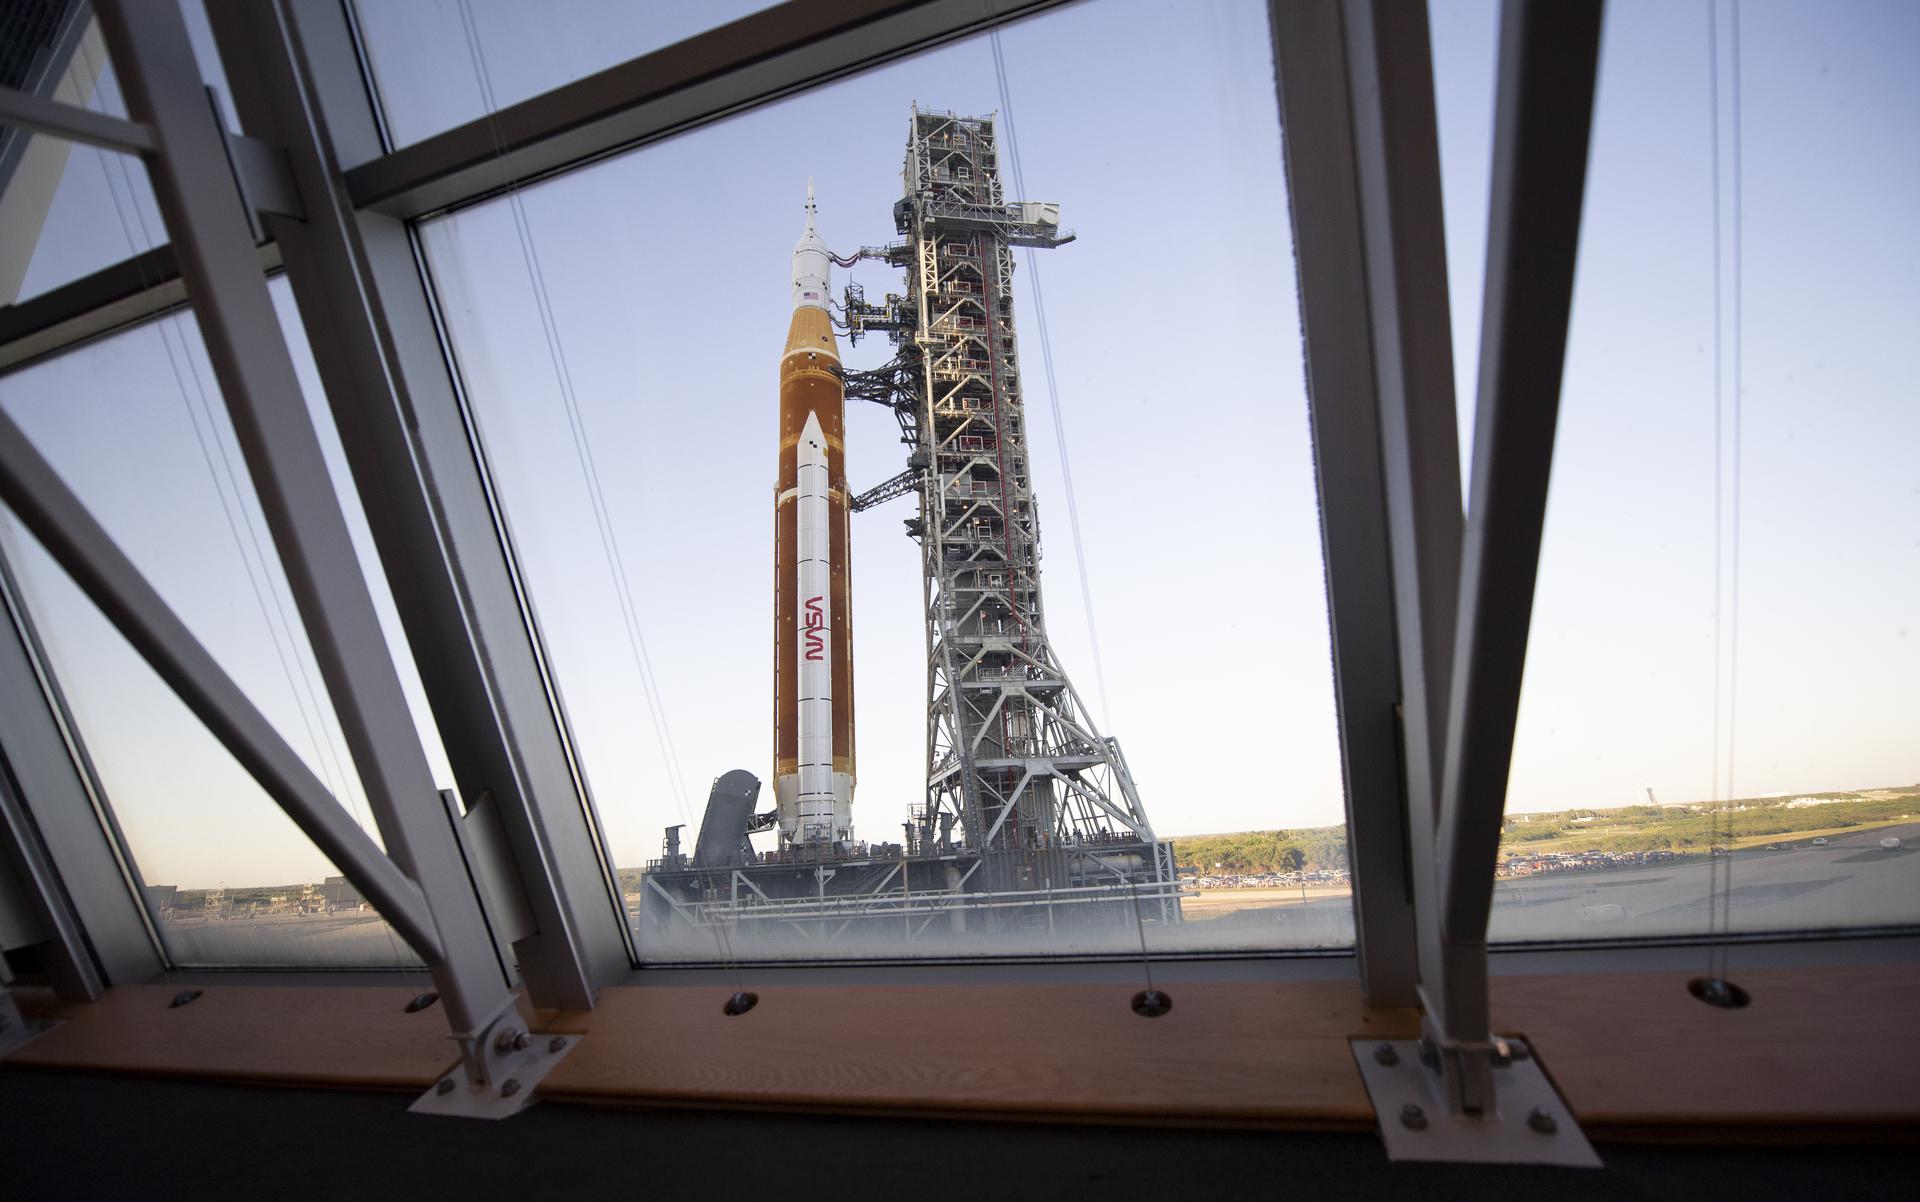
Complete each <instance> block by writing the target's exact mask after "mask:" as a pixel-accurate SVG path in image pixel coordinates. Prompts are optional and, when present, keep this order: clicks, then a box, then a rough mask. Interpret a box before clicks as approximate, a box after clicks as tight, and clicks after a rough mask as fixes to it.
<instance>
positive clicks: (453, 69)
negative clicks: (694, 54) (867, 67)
mask: <svg viewBox="0 0 1920 1202" xmlns="http://www.w3.org/2000/svg"><path fill="white" fill-rule="evenodd" d="M768 7H771V5H770V4H769V3H768V0H702V2H701V3H699V4H687V3H684V2H680V0H561V2H559V3H548V4H522V3H515V2H514V0H452V2H443V3H438V4H391V3H382V2H375V3H367V2H366V0H355V3H354V5H353V9H354V13H353V15H354V21H355V24H356V25H357V26H358V27H359V30H360V38H361V44H362V49H363V50H364V51H365V53H366V56H367V62H368V65H369V66H370V68H371V69H372V72H373V80H374V83H375V86H376V89H377V91H378V94H379V102H380V111H381V115H382V116H383V117H384V118H385V119H386V125H387V134H388V137H389V138H390V139H391V140H392V142H393V145H395V146H407V145H411V144H412V143H414V142H418V141H420V140H421V139H423V138H428V137H431V136H432V135H434V134H437V133H441V132H444V131H445V130H449V129H452V128H453V127H454V126H456V125H464V124H465V123H467V122H468V121H474V120H477V119H479V118H481V117H484V116H486V115H487V113H489V112H490V111H492V110H494V109H496V108H503V107H505V106H507V105H510V104H517V103H519V102H520V101H522V100H526V99H529V98H531V97H533V96H537V95H539V94H540V93H542V92H546V91H549V90H551V89H553V88H557V87H559V86H561V85H562V84H566V83H571V82H573V81H574V80H576V79H580V78H582V77H584V76H588V75H592V74H594V73H595V72H597V71H604V70H606V69H607V68H609V67H614V66H618V65H619V64H621V63H623V62H626V61H627V60H628V59H631V58H638V57H639V56H641V55H643V54H650V53H652V52H653V51H655V50H659V49H661V48H662V47H665V46H671V45H673V44H674V43H676V42H680V41H684V40H685V39H687V38H690V37H693V36H694V35H696V34H700V33H705V32H706V31H707V30H709V29H715V28H718V27H719V26H721V25H725V24H727V23H728V22H729V21H735V20H738V19H739V18H741V17H744V16H746V15H748V14H749V13H753V12H758V11H759V10H761V9H763V8H768ZM476 62H478V63H484V64H485V68H486V70H485V73H484V74H482V73H480V72H477V71H476V70H475V69H474V65H475V63H476ZM483 81H484V83H483Z"/></svg>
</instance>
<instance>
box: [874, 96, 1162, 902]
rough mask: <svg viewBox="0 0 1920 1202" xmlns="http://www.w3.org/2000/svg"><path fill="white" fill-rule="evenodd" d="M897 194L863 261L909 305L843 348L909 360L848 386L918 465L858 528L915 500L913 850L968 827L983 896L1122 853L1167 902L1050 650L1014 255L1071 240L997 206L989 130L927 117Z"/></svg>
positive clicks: (1133, 817) (896, 305) (1136, 825)
mask: <svg viewBox="0 0 1920 1202" xmlns="http://www.w3.org/2000/svg"><path fill="white" fill-rule="evenodd" d="M904 179H905V185H906V195H905V196H904V197H903V198H902V199H901V200H900V201H899V203H898V204H896V205H895V207H894V219H895V225H896V228H897V230H898V232H899V233H901V234H904V235H905V236H906V238H905V241H902V242H898V243H895V244H893V245H891V246H886V247H872V248H866V249H863V250H862V252H861V255H862V257H865V258H878V259H882V260H884V261H886V262H888V263H891V264H894V265H895V266H899V267H902V268H905V270H906V275H907V290H906V292H905V293H904V294H898V295H890V296H888V297H887V298H886V300H885V301H884V303H880V304H870V303H868V302H867V300H866V298H865V296H864V294H863V293H862V291H861V290H860V289H859V288H858V287H857V286H851V285H850V286H849V287H848V290H847V296H846V320H847V327H848V335H849V338H850V339H857V338H858V337H859V335H860V334H862V333H864V332H866V331H869V330H885V331H886V332H887V333H888V334H889V335H890V336H891V338H892V339H893V341H894V344H895V345H896V346H897V347H898V352H899V353H898V354H897V355H896V357H895V358H894V360H893V361H892V362H891V363H890V364H888V365H887V367H885V368H883V369H882V370H880V371H878V372H864V373H849V377H848V383H849V394H850V395H858V396H860V397H861V398H863V399H867V400H874V401H879V402H881V403H884V404H887V405H890V406H891V407H893V409H894V411H895V413H896V414H898V415H899V417H900V422H901V429H902V433H903V435H904V440H905V441H906V442H907V444H908V445H909V446H910V448H911V452H910V455H909V462H908V468H907V471H906V472H904V473H902V474H901V475H900V476H896V477H895V478H894V479H893V480H890V481H888V482H887V483H886V484H883V485H881V486H880V487H879V488H877V489H874V490H872V491H871V492H869V493H867V494H864V495H862V496H860V497H857V498H855V500H854V502H853V508H854V509H855V510H856V511H858V510H861V509H866V508H870V507H872V506H873V505H875V504H878V503H879V502H881V501H884V500H887V499H889V498H891V497H894V496H900V495H905V494H906V493H908V492H917V493H918V495H919V500H920V513H919V516H918V517H916V518H914V519H913V520H911V521H909V522H908V523H907V528H908V532H909V533H910V534H912V535H913V536H914V537H915V538H916V539H918V540H919V542H920V546H921V563H922V566H923V570H924V574H925V590H926V593H925V595H926V623H927V643H926V645H927V793H926V797H925V799H924V800H923V801H922V803H921V804H920V805H918V806H917V807H915V810H914V813H913V821H912V822H910V823H909V824H908V825H907V840H908V844H909V846H910V847H914V848H919V847H927V846H934V845H940V846H945V845H950V844H951V843H952V841H953V838H954V834H955V829H954V828H956V827H957V828H958V833H959V835H960V837H961V838H962V839H963V840H964V843H965V845H966V846H967V847H969V848H972V849H976V850H978V851H979V852H981V853H983V854H984V855H985V857H986V859H985V863H984V865H983V869H984V871H985V873H986V876H987V880H986V882H985V884H986V887H987V888H988V889H990V890H1003V889H1020V888H1032V887H1035V885H1036V884H1037V883H1038V882H1040V881H1043V880H1049V879H1051V880H1055V881H1064V880H1066V879H1067V878H1069V877H1072V878H1081V877H1084V876H1085V875H1086V869H1087V868H1088V865H1086V864H1075V863H1072V861H1074V860H1077V859H1080V858H1081V857H1080V856H1078V855H1076V853H1075V851H1074V849H1076V848H1085V847H1091V846H1113V845H1119V844H1127V845H1131V847H1132V848H1134V849H1136V850H1137V851H1138V852H1139V853H1140V854H1141V856H1142V857H1143V859H1144V862H1143V863H1141V864H1140V865H1139V871H1140V873H1141V876H1142V877H1143V879H1144V882H1153V883H1166V882H1171V881H1172V880H1173V879H1174V872H1173V865H1172V863H1171V848H1169V847H1167V846H1166V845H1164V844H1161V843H1160V842H1158V841H1157V840H1156V839H1155V838H1154V834H1153V828H1152V827H1151V826H1150V825H1149V824H1148V821H1147V815H1146V811H1145V809H1144V808H1142V806H1141V804H1140V797H1139V794H1138V792H1137V791H1136V790H1135V788H1134V784H1133V778H1132V777H1131V775H1130V774H1129V773H1128V771H1127V763H1126V759H1125V757H1123V756H1122V755H1121V752H1120V746H1119V744H1118V743H1117V742H1116V741H1115V740H1114V739H1112V738H1107V737H1102V736H1101V735H1100V734H1099V733H1098V732H1097V731H1096V730H1095V729H1094V725H1093V722H1092V720H1091V718H1090V717H1089V716H1088V714H1087V711H1086V707H1085V706H1084V705H1083V704H1082V703H1081V700H1080V697H1079V694H1078V693H1077V692H1076V691H1075V689H1074V687H1073V683H1072V681H1071V680H1069V679H1068V677H1067V673H1066V670H1065V669H1064V668H1063V667H1062V666H1061V664H1060V661H1059V659H1058V658H1057V657H1056V656H1055V654H1054V652H1053V648H1052V645H1051V644H1050V643H1049V641H1048V638H1047V624H1046V613H1045V606H1044V603H1043V601H1042V596H1041V591H1040V522H1039V516H1038V514H1037V512H1036V510H1035V505H1034V496H1033V479H1032V474H1031V472H1030V470H1029V463H1028V454H1029V444H1028V441H1027V430H1026V405H1025V403H1024V390H1023V388H1022V377H1021V371H1020V358H1019V349H1018V338H1017V337H1016V335H1015V332H1014V321H1013V248H1014V247H1016V246H1025V247H1054V246H1059V245H1061V244H1062V243H1065V242H1068V241H1071V240H1072V237H1073V235H1072V234H1070V233H1063V232H1062V231H1061V229H1060V210H1059V206H1058V205H1052V204H1040V203H1034V202H1030V201H1008V200H1007V199H1006V198H1005V197H1004V196H1003V195H1002V192H1001V184H1000V165H999V145H998V142H997V140H996V138H995V136H994V124H993V119H992V118H990V117H961V116H956V115H954V114H952V113H940V112H923V111H920V110H919V109H918V108H916V109H915V110H914V112H913V116H912V127H911V130H910V132H909V135H908V142H907V156H906V167H905V171H904ZM1076 869H1077V870H1078V871H1076ZM1127 875H1131V873H1129V874H1127Z"/></svg>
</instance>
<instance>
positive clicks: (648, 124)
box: [342, 0, 1065, 217]
mask: <svg viewBox="0 0 1920 1202" xmlns="http://www.w3.org/2000/svg"><path fill="white" fill-rule="evenodd" d="M1064 2H1065V0H987V2H986V3H982V0H788V3H785V4H776V5H772V6H770V7H768V8H764V9H762V10H760V11H759V12H756V13H753V14H751V15H749V16H745V17H742V18H740V19H739V20H738V21H734V22H732V23H730V24H727V25H723V26H720V27H719V28H717V29H710V30H708V31H707V32H705V33H701V34H696V35H695V36H693V37H690V38H687V39H686V40H685V41H681V42H676V43H675V44H674V45H672V46H668V47H665V48H664V49H661V50H656V51H654V52H653V53H651V54H643V55H641V56H640V57H638V58H635V59H632V60H629V61H628V62H624V63H621V64H619V65H617V66H613V67H609V68H607V69H606V70H604V71H599V72H596V73H594V74H592V75H588V76H586V77H585V78H582V79H577V80H574V81H573V82H571V83H567V84H563V85H561V86H560V87H557V88H554V89H553V90H552V91H550V92H544V93H542V94H541V95H538V96H535V97H533V98H531V99H529V100H524V101H521V102H520V103H518V104H510V105H507V106H506V107H504V108H502V109H501V110H500V111H499V112H497V113H491V114H487V115H485V116H481V117H476V118H474V119H473V120H472V121H469V122H467V123H466V124H465V125H460V126H456V127H455V128H453V129H450V130H447V131H445V132H444V133H439V134H435V135H433V136H432V137H430V138H425V139H423V140H421V141H420V142H417V143H415V144H413V145H411V146H403V147H400V148H399V149H397V150H395V151H393V152H392V153H391V154H385V155H382V154H380V153H379V151H378V149H377V148H375V149H372V150H368V151H367V152H366V153H365V157H364V158H360V159H354V158H345V159H342V164H343V165H344V166H346V167H347V168H348V170H347V192H348V194H349V195H350V196H351V197H352V200H353V206H354V207H355V208H356V209H377V210H378V211H380V212H382V213H388V214H391V215H393V216H397V217H421V216H425V215H427V214H429V213H435V212H440V211H442V210H445V209H448V208H452V207H454V206H456V205H461V204H467V203H471V202H472V201H474V200H476V199H478V198H480V197H483V196H487V195H490V194H493V193H497V192H499V191H501V190H502V189H505V188H509V187H512V186H514V185H516V184H521V183H526V182H528V181H529V180H534V179H539V178H541V177H542V176H545V175H549V174H551V173H553V172H555V171H559V170H562V169H565V168H569V167H573V166H576V165H578V164H580V163H583V162H587V161H589V160H591V159H594V158H597V157H599V156H601V155H605V154H610V153H613V152H614V151H617V150H625V149H628V148H630V147H633V146H638V145H642V144H644V143H647V142H652V141H656V140H658V139H660V138H664V137H668V136H671V135H673V134H678V133H683V132H685V131H687V130H689V129H693V128H695V127H697V126H700V125H704V124H706V123H707V122H709V121H717V120H720V119H721V118H723V117H728V116H731V115H733V114H734V113H738V112H741V111H743V110H745V109H749V108H752V107H754V106H756V105H761V104H765V103H767V102H769V101H773V100H777V99H779V98H780V97H782V96H789V95H792V94H793V93H795V92H799V91H803V90H805V89H807V88H812V87H818V86H819V85H821V84H824V83H827V82H829V81H831V80H835V79H840V78H842V77H844V76H847V75H851V74H853V73H855V72H857V71H864V70H866V69H868V68H870V67H875V66H878V65H880V64H881V63H887V62H892V61H894V60H895V59H899V58H902V57H904V56H906V55H909V54H915V53H918V52H920V51H923V50H928V49H931V48H932V47H934V46H939V45H942V44H944V43H946V42H950V41H952V40H954V39H955V38H961V37H965V36H966V35H968V34H972V33H978V32H980V31H982V30H985V29H988V28H990V27H992V26H995V25H999V24H1002V23H1004V22H1006V21H1010V20H1013V19H1015V18H1018V17H1023V16H1027V15H1029V14H1031V13H1036V12H1040V11H1042V10H1043V9H1047V8H1052V7H1054V6H1056V5H1059V4H1062V3H1064ZM348 78H351V79H352V82H353V86H354V87H356V88H358V87H362V86H363V85H362V84H361V82H360V80H359V78H358V75H357V71H356V74H355V75H354V76H351V77H348ZM343 82H344V80H343Z"/></svg>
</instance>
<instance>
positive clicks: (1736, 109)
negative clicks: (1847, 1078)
mask: <svg viewBox="0 0 1920 1202" xmlns="http://www.w3.org/2000/svg"><path fill="white" fill-rule="evenodd" d="M1729 16H1730V17H1731V22H1730V24H1731V29H1730V31H1729V32H1730V33H1731V34H1732V40H1733V60H1732V63H1731V66H1732V72H1731V75H1732V78H1731V81H1730V82H1731V83H1732V96H1731V100H1732V102H1733V105H1732V107H1733V143H1732V145H1731V146H1730V147H1729V152H1730V156H1731V158H1732V160H1733V163H1732V166H1733V514H1732V526H1733V538H1732V547H1731V555H1730V557H1729V558H1730V559H1731V563H1730V564H1729V575H1728V592H1729V606H1728V610H1729V612H1728V621H1727V804H1728V806H1729V807H1731V806H1732V804H1733V794H1734V789H1735V784H1734V781H1735V775H1734V765H1735V762H1736V757H1737V754H1738V749H1739V744H1740V734H1739V716H1740V511H1741V501H1742V495H1741V493H1742V482H1741V475H1742V472H1741V465H1742V461H1743V459H1744V450H1745V448H1744V438H1743V420H1742V419H1743V410H1744V408H1745V405H1744V400H1743V398H1742V396H1741V389H1742V386H1743V381H1742V372H1741V367H1742V359H1743V355H1744V347H1743V333H1744V322H1745V314H1744V312H1743V309H1744V306H1743V304H1742V300H1743V293H1744V290H1745V287H1744V281H1743V271H1742V267H1743V261H1744V258H1745V240H1744V229H1743V222H1742V219H1741V209H1742V207H1743V204H1744V201H1743V199H1742V178H1741V176H1742V174H1743V172H1742V164H1741V138H1742V133H1741V124H1740V115H1741V94H1740V57H1741V45H1740V0H1732V3H1731V5H1730V7H1729ZM1727 835H1728V848H1727V850H1728V854H1727V856H1726V857H1725V858H1726V861H1727V869H1726V888H1725V889H1724V890H1723V891H1722V892H1721V894H1720V935H1721V943H1720V947H1719V971H1718V973H1717V974H1716V975H1717V976H1718V977H1719V978H1721V979H1725V977H1726V970H1727V943H1726V940H1727V938H1728V937H1729V936H1731V935H1732V933H1733V855H1732V851H1733V848H1732V835H1733V817H1732V813H1731V810H1729V813H1728V817H1727Z"/></svg>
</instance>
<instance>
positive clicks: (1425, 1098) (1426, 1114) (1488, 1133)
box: [1352, 1039, 1600, 1169]
mask: <svg viewBox="0 0 1920 1202" xmlns="http://www.w3.org/2000/svg"><path fill="white" fill-rule="evenodd" d="M1352 1042H1353V1059H1354V1062H1355V1063H1356V1064H1358V1065H1359V1066H1360V1079H1361V1081H1362V1082H1364V1083H1365V1085H1366V1087H1367V1097H1368V1099H1369V1100H1371V1101H1372V1103H1373V1112H1374V1114H1375V1115H1377V1116H1378V1117H1379V1120H1380V1139H1381V1141H1382V1142H1383V1143H1385V1144H1386V1145H1387V1159H1389V1160H1442V1161H1455V1162H1463V1163H1478V1164H1558V1165H1566V1166H1568V1167H1571V1168H1594V1169H1597V1168H1599V1167H1600V1157H1599V1155H1598V1154H1597V1153H1595V1152H1594V1150H1593V1145H1592V1144H1591V1143H1589V1142H1587V1137H1586V1134H1585V1133H1584V1132H1582V1131H1581V1130H1580V1126H1579V1124H1578V1123H1576V1122H1575V1121H1574V1118H1573V1111H1572V1110H1570V1109H1568V1107H1567V1104H1566V1102H1565V1101H1563V1100H1562V1099H1561V1097H1560V1094H1559V1092H1558V1091H1557V1090H1555V1089H1554V1087H1553V1082H1552V1081H1550V1080H1548V1079H1547V1074H1546V1072H1545V1070H1543V1069H1542V1068H1541V1067H1540V1061H1539V1060H1537V1059H1536V1058H1535V1057H1534V1056H1533V1053H1532V1050H1531V1049H1529V1048H1528V1047H1527V1045H1526V1044H1525V1043H1523V1042H1521V1041H1520V1040H1517V1039H1509V1040H1503V1041H1500V1042H1502V1043H1504V1045H1505V1047H1506V1052H1505V1054H1504V1055H1497V1056H1495V1057H1494V1059H1493V1065H1494V1069H1493V1076H1494V1083H1495V1089H1494V1107H1493V1110H1492V1111H1491V1112H1490V1113H1487V1114H1483V1115H1479V1116H1474V1115H1467V1114H1460V1113H1456V1112H1454V1111H1452V1110H1450V1109H1449V1108H1448V1106H1447V1084H1446V1081H1445V1079H1444V1076H1443V1074H1442V1073H1441V1071H1440V1069H1439V1057H1438V1055H1437V1049H1436V1050H1435V1051H1434V1052H1425V1054H1424V1058H1423V1051H1424V1047H1423V1044H1422V1041H1420V1040H1414V1039H1393V1040H1378V1039H1356V1040H1354V1041H1352Z"/></svg>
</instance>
